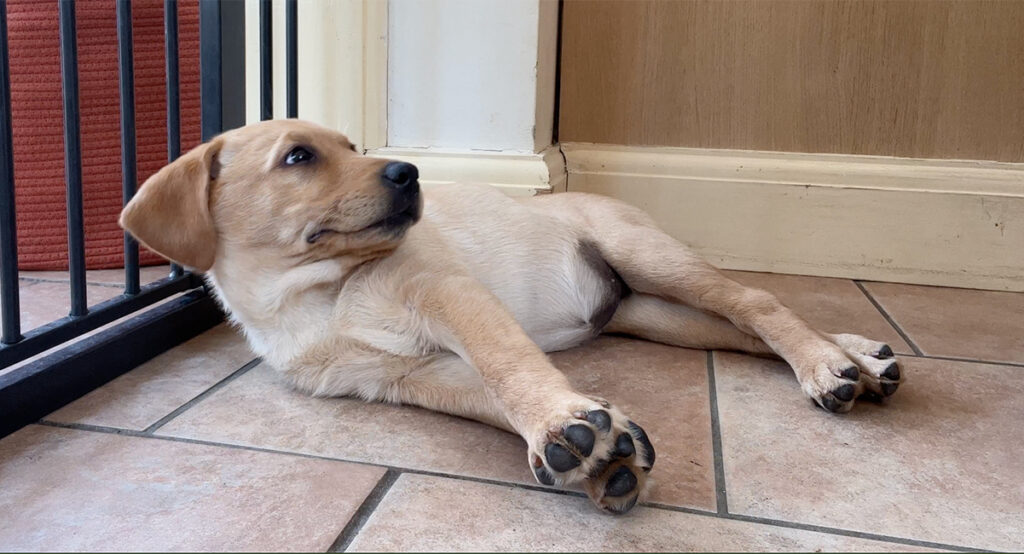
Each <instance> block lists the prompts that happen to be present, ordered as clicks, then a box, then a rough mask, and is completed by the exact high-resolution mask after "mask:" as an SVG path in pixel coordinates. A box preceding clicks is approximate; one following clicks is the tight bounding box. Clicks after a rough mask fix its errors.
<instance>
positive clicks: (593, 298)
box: [424, 185, 628, 352]
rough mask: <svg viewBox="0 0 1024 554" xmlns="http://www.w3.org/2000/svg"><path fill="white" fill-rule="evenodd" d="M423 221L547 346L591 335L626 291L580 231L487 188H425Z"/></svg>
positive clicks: (536, 339)
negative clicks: (428, 189)
mask: <svg viewBox="0 0 1024 554" xmlns="http://www.w3.org/2000/svg"><path fill="white" fill-rule="evenodd" d="M426 200H427V201H426V205H425V214H424V221H425V222H426V223H428V224H430V225H433V226H435V227H436V228H437V229H438V230H439V231H440V232H441V234H442V235H443V236H444V238H445V239H447V240H446V242H448V243H449V245H450V246H451V247H452V248H454V249H455V250H456V255H457V256H458V258H459V260H460V261H461V262H462V263H464V264H465V265H466V267H467V268H468V269H469V270H470V272H471V273H472V274H473V275H474V276H475V277H476V278H477V279H478V280H480V282H482V283H483V284H484V285H485V286H486V287H488V288H489V289H490V290H491V292H493V293H494V294H495V296H497V297H498V298H499V299H501V301H502V302H503V303H504V304H505V306H507V307H508V308H509V310H511V312H512V314H513V315H514V316H515V318H516V320H517V321H518V322H519V324H520V325H521V326H522V327H523V329H524V330H525V331H526V333H527V335H529V337H530V338H531V339H532V340H533V341H534V342H536V343H537V344H538V345H539V346H540V347H541V348H542V349H544V350H545V351H548V352H550V351H555V350H563V349H566V348H571V347H573V346H576V345H578V344H580V343H582V342H584V341H586V340H588V339H591V338H593V337H594V336H596V335H597V334H598V333H600V331H601V329H602V328H603V327H604V326H605V325H606V324H607V323H608V321H609V320H610V319H611V317H612V314H614V312H615V309H616V307H617V306H618V304H619V301H620V300H621V298H622V297H623V295H624V294H626V293H627V292H628V289H627V288H626V287H625V285H624V283H623V282H622V280H621V279H620V278H619V276H618V275H617V274H616V273H615V272H614V271H613V270H612V269H611V268H610V267H609V266H608V265H607V263H605V261H604V260H603V259H602V258H601V255H600V253H599V252H598V250H597V248H596V247H595V246H594V245H593V244H591V243H590V242H588V241H587V240H586V239H584V238H583V233H582V232H581V230H579V229H576V228H574V227H573V226H572V225H571V224H569V223H567V222H566V221H563V220H560V219H558V218H555V217H552V216H550V215H547V214H544V213H541V212H537V211H534V210H531V209H530V208H529V207H528V206H527V205H524V204H521V203H519V202H517V201H515V200H512V199H510V198H508V197H507V196H505V195H504V194H502V193H501V192H498V191H496V190H494V189H491V188H489V187H474V186H458V185H456V186H451V187H447V186H446V187H438V188H436V189H433V190H430V191H429V192H428V194H427V196H426Z"/></svg>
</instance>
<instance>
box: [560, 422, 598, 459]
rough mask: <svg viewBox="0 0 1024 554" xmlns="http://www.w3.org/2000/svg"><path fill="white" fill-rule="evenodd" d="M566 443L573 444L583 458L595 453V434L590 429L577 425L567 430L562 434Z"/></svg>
mask: <svg viewBox="0 0 1024 554" xmlns="http://www.w3.org/2000/svg"><path fill="white" fill-rule="evenodd" d="M562 434H563V436H565V441H566V442H568V443H569V444H571V445H572V446H573V447H574V448H575V449H576V451H577V452H579V453H580V455H582V456H583V457H587V456H589V455H590V453H591V452H593V451H594V432H593V431H591V430H590V427H587V426H586V425H582V424H579V423H577V424H576V425H570V426H568V427H566V428H565V431H564V432H563V433H562Z"/></svg>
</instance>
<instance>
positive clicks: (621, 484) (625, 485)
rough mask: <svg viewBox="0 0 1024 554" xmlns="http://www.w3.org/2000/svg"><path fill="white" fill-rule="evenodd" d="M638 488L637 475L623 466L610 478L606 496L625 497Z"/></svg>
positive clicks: (606, 487) (606, 486)
mask: <svg viewBox="0 0 1024 554" xmlns="http://www.w3.org/2000/svg"><path fill="white" fill-rule="evenodd" d="M635 488H636V475H633V472H632V471H630V470H629V468H628V467H626V466H622V467H620V468H619V469H617V470H615V473H613V474H612V476H611V477H609V478H608V483H607V484H606V485H605V487H604V495H605V496H625V495H627V494H629V493H631V492H633V489H635Z"/></svg>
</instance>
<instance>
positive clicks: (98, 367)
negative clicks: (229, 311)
mask: <svg viewBox="0 0 1024 554" xmlns="http://www.w3.org/2000/svg"><path fill="white" fill-rule="evenodd" d="M223 317H224V316H223V314H222V313H221V312H220V310H218V309H217V304H216V302H214V300H213V299H212V298H211V297H209V296H207V295H206V294H205V293H204V292H203V291H193V292H190V293H188V294H186V295H184V296H183V297H181V298H176V299H174V300H171V301H169V302H167V303H166V304H164V305H162V306H157V307H156V308H153V309H152V310H150V311H148V312H146V313H144V314H140V315H139V316H138V317H134V318H132V319H130V320H128V321H126V322H124V323H122V324H120V325H117V326H115V327H113V328H111V329H107V330H105V331H103V332H101V333H97V334H96V335H95V336H92V337H89V338H86V339H83V340H82V341H80V342H77V343H75V344H72V345H70V346H68V347H66V348H63V349H61V350H59V351H57V352H55V353H53V354H51V355H49V356H46V357H45V358H42V359H40V360H37V361H35V362H32V363H30V364H27V365H25V366H24V367H20V368H17V369H14V370H12V371H10V372H8V373H6V374H3V375H0V436H4V435H7V434H9V433H12V432H14V431H16V430H18V429H19V428H21V427H23V426H24V425H26V424H29V423H32V422H33V421H37V420H38V419H39V418H41V417H43V416H45V415H46V414H48V413H50V412H52V411H53V410H56V409H58V408H60V407H61V406H63V405H65V404H67V403H68V402H71V401H73V400H75V399H76V398H79V397H81V396H82V395H84V394H86V393H87V392H89V391H91V390H93V389H94V388H96V387H99V386H100V385H102V384H104V383H106V382H108V381H110V380H111V379H114V378H115V377H117V376H119V375H121V374H123V373H126V372H128V371H130V370H132V369H133V368H135V367H136V366H138V365H140V364H143V363H145V362H147V361H149V360H151V359H152V358H154V357H156V356H157V355H159V354H160V353H162V352H165V351H166V350H168V349H170V348H172V347H174V346H177V345H178V344H181V343H182V342H185V341H186V340H188V339H190V338H192V337H195V336H197V335H199V334H201V333H203V332H205V331H206V330H208V329H210V328H211V327H213V326H214V325H217V324H218V323H220V322H221V321H223Z"/></svg>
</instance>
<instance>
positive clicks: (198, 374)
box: [45, 324, 256, 430]
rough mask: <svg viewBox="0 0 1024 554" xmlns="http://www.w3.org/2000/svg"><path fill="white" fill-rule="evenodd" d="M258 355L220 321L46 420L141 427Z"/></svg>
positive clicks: (149, 423) (131, 427)
mask: <svg viewBox="0 0 1024 554" xmlns="http://www.w3.org/2000/svg"><path fill="white" fill-rule="evenodd" d="M255 357H256V355H255V354H253V353H252V352H251V351H250V350H249V347H248V345H246V343H245V339H244V338H243V337H242V336H241V335H240V334H239V333H238V332H237V331H235V330H234V329H232V328H231V327H229V326H227V325H225V324H222V325H219V326H217V327H214V328H213V329H211V330H209V331H207V332H206V333H203V334H202V335H199V336H198V337H195V338H194V339H192V340H190V341H188V342H186V343H184V344H182V345H180V346H177V347H175V348H173V349H171V350H168V351H167V352H164V353H163V354H161V355H159V356H157V357H156V358H153V359H152V360H150V361H148V362H146V363H145V364H142V365H141V366H139V367H137V368H135V369H133V370H132V371H130V372H128V373H126V374H124V375H122V376H120V377H118V378H117V379H114V380H113V381H111V382H109V383H107V384H106V385H104V386H102V387H100V388H98V389H96V390H94V391H92V392H90V393H89V394H87V395H85V396H83V397H82V398H79V399H78V400H76V401H74V402H72V403H71V404H68V405H67V406H65V407H63V408H61V409H59V410H57V411H56V412H53V413H52V414H50V415H48V416H46V418H45V419H47V420H50V421H58V422H64V423H88V424H92V425H107V426H111V427H120V428H122V429H136V430H143V429H145V428H147V427H149V426H150V425H152V424H153V423H156V422H157V421H158V420H159V419H160V418H162V417H164V416H165V415H167V414H169V413H171V412H172V411H174V410H175V409H177V408H178V407H179V406H181V405H182V404H184V403H186V402H188V401H189V400H191V399H192V398H194V397H195V396H196V395H198V394H200V393H202V392H203V391H205V390H206V389H208V388H209V387H211V386H212V385H214V384H215V383H217V382H218V381H220V380H221V379H223V378H224V377H227V376H228V375H230V374H231V373H232V372H234V371H235V370H237V369H239V368H240V367H242V366H243V365H245V364H246V363H247V362H249V361H250V360H252V359H253V358H255Z"/></svg>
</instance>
